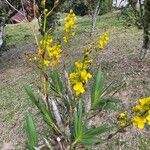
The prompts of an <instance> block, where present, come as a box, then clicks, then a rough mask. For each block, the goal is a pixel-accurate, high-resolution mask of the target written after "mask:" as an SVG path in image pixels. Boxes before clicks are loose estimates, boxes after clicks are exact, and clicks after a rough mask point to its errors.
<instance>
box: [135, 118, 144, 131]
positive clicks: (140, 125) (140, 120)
mask: <svg viewBox="0 0 150 150" xmlns="http://www.w3.org/2000/svg"><path fill="white" fill-rule="evenodd" d="M145 122H146V119H145V117H139V116H134V118H133V125H135V126H137V127H138V128H139V129H143V128H144V126H145Z"/></svg>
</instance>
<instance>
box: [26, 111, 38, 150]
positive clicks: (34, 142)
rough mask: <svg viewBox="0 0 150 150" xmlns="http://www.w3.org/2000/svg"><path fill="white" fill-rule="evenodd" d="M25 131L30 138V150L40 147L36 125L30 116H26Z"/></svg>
mask: <svg viewBox="0 0 150 150" xmlns="http://www.w3.org/2000/svg"><path fill="white" fill-rule="evenodd" d="M25 130H26V134H27V138H28V148H29V150H34V147H37V146H38V137H37V132H36V127H35V124H34V122H33V119H32V116H31V115H30V114H28V115H27V116H26V124H25Z"/></svg>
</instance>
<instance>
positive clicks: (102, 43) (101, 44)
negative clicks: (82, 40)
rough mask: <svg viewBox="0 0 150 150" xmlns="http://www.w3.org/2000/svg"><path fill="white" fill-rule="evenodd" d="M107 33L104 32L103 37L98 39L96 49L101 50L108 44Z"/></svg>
mask: <svg viewBox="0 0 150 150" xmlns="http://www.w3.org/2000/svg"><path fill="white" fill-rule="evenodd" d="M108 40H109V32H105V33H104V35H102V36H100V37H99V43H98V48H100V49H103V48H104V46H105V45H106V44H107V43H108Z"/></svg>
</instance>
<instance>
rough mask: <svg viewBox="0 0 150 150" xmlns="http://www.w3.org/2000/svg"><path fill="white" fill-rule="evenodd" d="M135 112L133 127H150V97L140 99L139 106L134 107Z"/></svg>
mask: <svg viewBox="0 0 150 150" xmlns="http://www.w3.org/2000/svg"><path fill="white" fill-rule="evenodd" d="M133 112H134V116H133V125H135V126H137V127H138V128H140V129H143V128H144V126H145V125H146V124H147V125H150V97H147V98H142V99H140V100H139V104H137V105H136V106H135V107H133Z"/></svg>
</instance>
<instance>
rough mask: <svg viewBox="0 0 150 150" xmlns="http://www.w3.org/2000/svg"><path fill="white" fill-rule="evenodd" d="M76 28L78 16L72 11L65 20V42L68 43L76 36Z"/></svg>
mask: <svg viewBox="0 0 150 150" xmlns="http://www.w3.org/2000/svg"><path fill="white" fill-rule="evenodd" d="M75 28H76V16H75V14H74V12H73V10H70V13H69V14H68V15H67V17H66V18H65V26H64V31H65V36H64V37H63V40H64V42H68V40H69V38H70V37H71V36H74V35H75V31H74V29H75Z"/></svg>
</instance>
